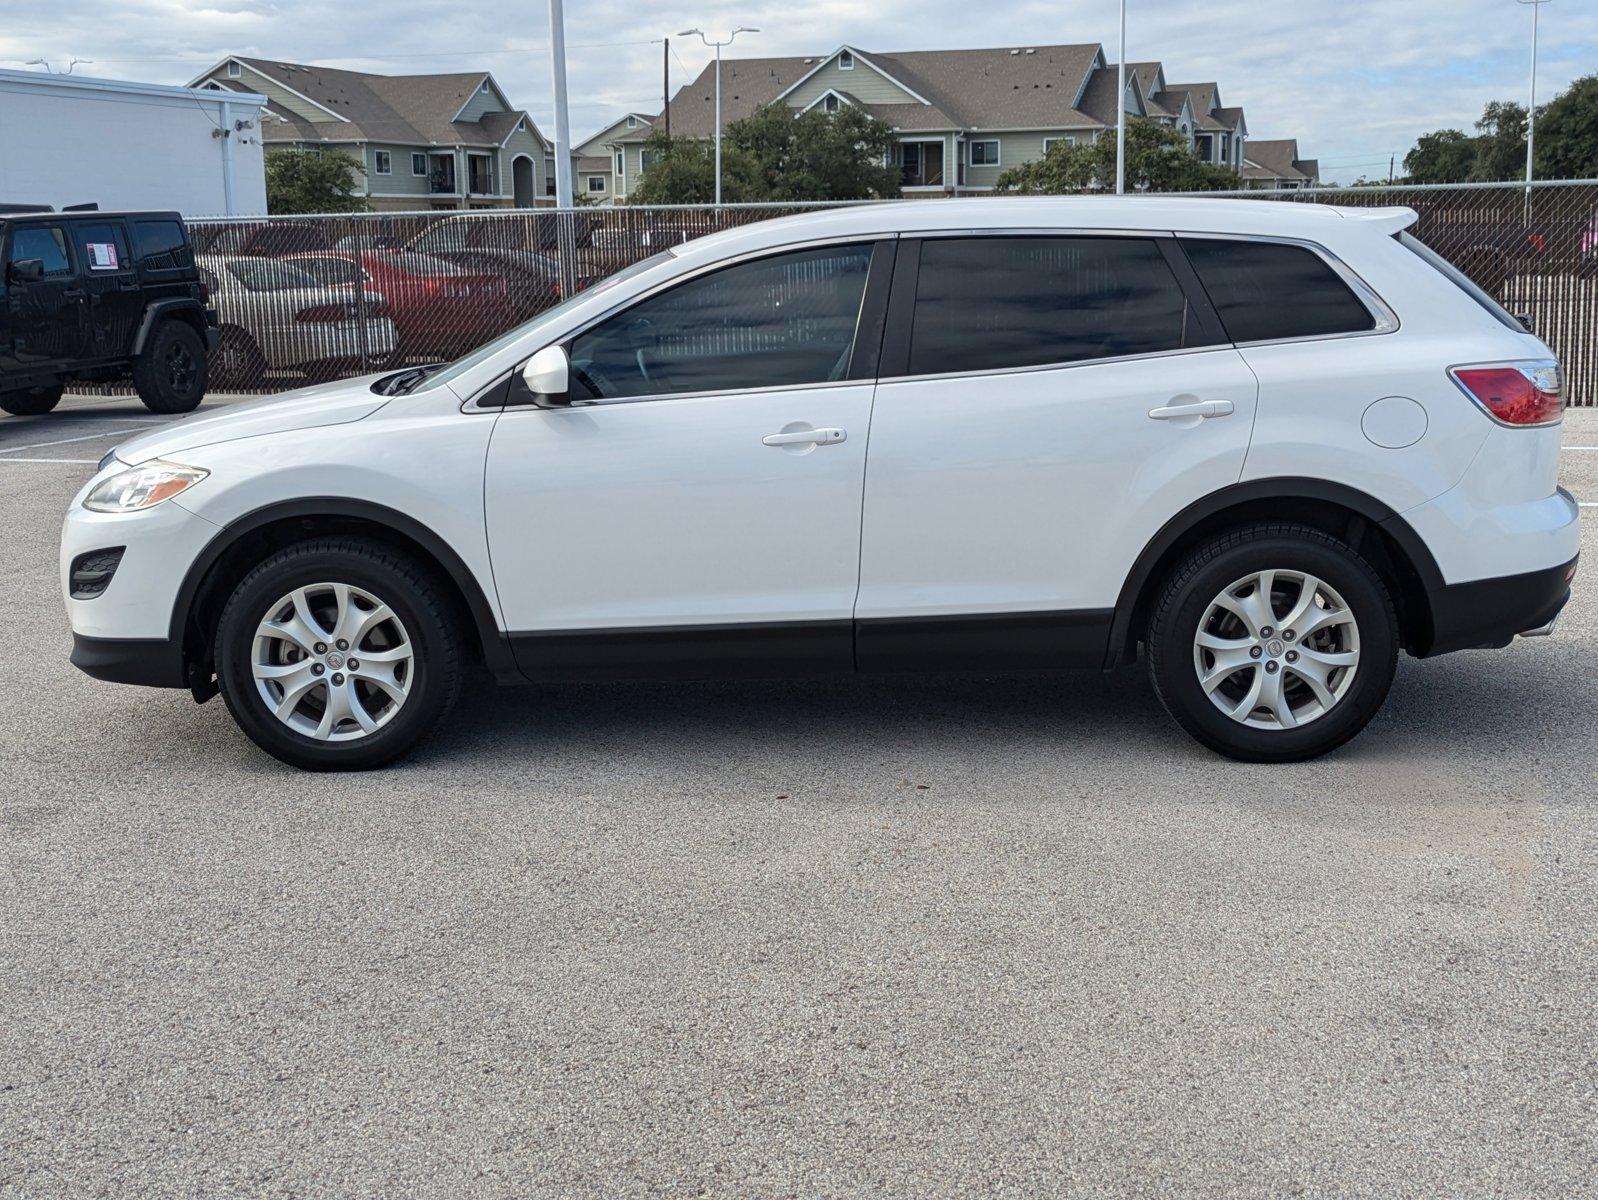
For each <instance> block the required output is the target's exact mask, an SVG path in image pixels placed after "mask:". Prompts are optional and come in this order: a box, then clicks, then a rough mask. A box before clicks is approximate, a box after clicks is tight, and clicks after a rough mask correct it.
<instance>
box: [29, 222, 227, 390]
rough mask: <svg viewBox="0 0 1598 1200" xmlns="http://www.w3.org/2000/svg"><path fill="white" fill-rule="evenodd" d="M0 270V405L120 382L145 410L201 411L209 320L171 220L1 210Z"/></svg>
mask: <svg viewBox="0 0 1598 1200" xmlns="http://www.w3.org/2000/svg"><path fill="white" fill-rule="evenodd" d="M0 262H3V263H4V264H5V271H4V275H3V276H0V409H4V410H5V411H6V412H8V413H14V414H16V415H18V416H25V415H26V416H32V415H35V414H38V413H47V412H49V411H50V410H51V409H52V408H54V407H55V406H56V404H57V403H58V402H59V401H60V399H61V393H62V391H63V389H64V387H65V384H66V383H67V382H68V381H69V380H84V381H88V382H95V383H105V382H113V381H117V380H122V379H129V378H131V379H132V380H133V387H134V390H135V391H137V392H138V393H139V398H140V399H141V400H143V401H144V403H145V406H146V407H148V408H150V409H151V410H153V411H155V412H162V413H180V412H188V411H190V410H191V409H193V408H194V407H195V406H196V405H197V404H199V403H200V400H201V398H202V397H203V396H204V395H205V385H206V372H207V365H208V361H209V358H210V352H211V350H212V348H213V347H214V346H215V345H216V336H217V335H216V314H215V313H214V312H212V311H210V310H209V309H208V308H207V301H208V299H209V298H208V296H207V294H206V290H205V287H204V285H203V284H202V283H201V281H200V275H199V272H198V271H197V270H196V269H195V266H194V251H193V248H192V247H191V246H190V244H189V234H188V230H187V229H185V228H184V225H183V218H182V217H180V216H179V215H178V214H177V213H175V212H136V213H110V212H73V211H69V212H60V213H55V212H50V211H49V210H48V209H45V210H43V211H38V212H6V213H3V214H0Z"/></svg>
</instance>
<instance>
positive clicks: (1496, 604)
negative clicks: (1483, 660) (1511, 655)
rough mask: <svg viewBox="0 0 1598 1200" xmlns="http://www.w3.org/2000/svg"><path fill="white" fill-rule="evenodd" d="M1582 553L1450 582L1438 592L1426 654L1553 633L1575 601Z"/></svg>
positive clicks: (1492, 644) (1432, 603)
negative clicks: (1518, 571)
mask: <svg viewBox="0 0 1598 1200" xmlns="http://www.w3.org/2000/svg"><path fill="white" fill-rule="evenodd" d="M1579 558H1580V556H1579V555H1578V556H1577V558H1573V559H1571V560H1570V561H1569V562H1567V563H1562V564H1560V565H1559V566H1557V567H1548V568H1546V569H1544V570H1541V571H1529V572H1527V573H1526V574H1524V575H1504V576H1500V577H1499V578H1496V579H1477V580H1472V581H1471V582H1470V583H1455V584H1450V585H1448V586H1447V587H1444V588H1442V589H1441V590H1440V591H1437V592H1435V593H1433V595H1432V597H1431V607H1432V644H1431V646H1430V647H1429V648H1428V649H1427V650H1426V651H1425V656H1426V657H1430V656H1431V655H1434V654H1447V653H1449V652H1450V651H1453V650H1471V649H1476V648H1486V647H1499V646H1507V645H1509V643H1510V642H1511V641H1513V640H1514V639H1515V637H1516V636H1517V635H1519V634H1528V635H1533V636H1535V635H1538V634H1544V633H1548V632H1550V631H1551V628H1552V625H1553V623H1554V621H1555V619H1556V618H1558V616H1559V613H1560V610H1561V609H1563V608H1564V607H1565V604H1566V603H1567V602H1568V601H1569V600H1570V583H1571V580H1572V579H1574V578H1575V575H1576V563H1577V560H1578V559H1579Z"/></svg>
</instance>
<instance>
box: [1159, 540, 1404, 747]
mask: <svg viewBox="0 0 1598 1200" xmlns="http://www.w3.org/2000/svg"><path fill="white" fill-rule="evenodd" d="M1271 568H1275V569H1277V570H1289V571H1306V572H1308V573H1310V574H1312V575H1315V576H1317V577H1319V578H1320V579H1322V580H1323V581H1325V583H1327V584H1328V585H1329V586H1330V587H1331V588H1332V589H1333V590H1334V591H1336V592H1337V593H1338V595H1340V596H1341V597H1342V598H1343V601H1344V603H1346V604H1347V605H1348V606H1349V607H1350V608H1351V609H1352V610H1353V613H1354V620H1355V622H1356V623H1357V624H1358V626H1359V643H1360V657H1359V666H1358V669H1357V670H1356V672H1355V675H1354V681H1353V684H1352V686H1351V687H1350V688H1349V690H1348V692H1347V693H1345V694H1344V696H1343V698H1342V699H1341V700H1339V701H1338V703H1337V704H1336V705H1335V706H1334V707H1333V709H1332V711H1331V712H1329V713H1327V714H1325V715H1323V716H1320V717H1317V718H1316V719H1314V720H1313V721H1310V722H1308V723H1307V724H1305V725H1302V726H1299V727H1298V728H1296V729H1282V730H1275V729H1255V728H1253V727H1251V726H1248V725H1244V724H1242V723H1241V722H1239V721H1234V720H1233V719H1232V718H1231V717H1229V716H1227V715H1226V714H1225V713H1223V712H1221V711H1220V709H1218V708H1216V707H1215V705H1214V703H1213V702H1212V701H1211V700H1210V698H1209V697H1208V696H1207V695H1206V694H1205V693H1204V689H1203V687H1202V686H1201V685H1200V683H1199V680H1198V672H1197V671H1196V670H1195V668H1194V665H1193V640H1194V637H1195V635H1196V633H1197V631H1198V624H1199V622H1200V621H1201V620H1202V619H1203V618H1204V614H1205V613H1206V612H1207V611H1208V610H1209V606H1210V604H1211V603H1212V602H1213V601H1214V599H1215V597H1216V596H1218V595H1220V593H1221V592H1222V591H1223V590H1224V589H1225V588H1226V587H1228V586H1229V585H1230V584H1232V583H1235V582H1236V581H1237V580H1239V579H1242V578H1244V577H1245V576H1248V575H1250V574H1252V573H1254V572H1256V571H1261V570H1268V569H1271ZM1183 574H1184V572H1178V578H1180V577H1181V576H1182V575H1183ZM1180 586H1181V592H1180V595H1179V596H1177V597H1176V598H1175V603H1168V604H1167V605H1166V606H1165V607H1164V611H1163V612H1162V613H1161V614H1160V617H1163V620H1160V619H1159V617H1157V622H1158V627H1157V628H1155V629H1154V630H1152V631H1151V638H1150V662H1149V667H1150V672H1151V673H1152V674H1153V676H1154V681H1155V685H1156V687H1157V688H1158V690H1159V693H1160V696H1161V699H1163V700H1164V701H1165V703H1166V706H1167V708H1169V709H1170V710H1171V713H1172V715H1173V716H1174V717H1175V718H1176V719H1177V721H1178V722H1179V723H1180V724H1181V725H1182V727H1183V728H1184V729H1186V730H1187V731H1188V733H1190V734H1191V735H1192V736H1193V737H1194V738H1196V739H1197V740H1198V741H1199V742H1201V743H1203V744H1204V745H1205V746H1208V747H1209V748H1210V749H1212V750H1215V751H1217V752H1219V753H1221V754H1225V755H1227V756H1229V757H1233V758H1241V759H1246V760H1249V761H1255V762H1288V761H1295V760H1300V759H1305V758H1313V757H1315V756H1316V755H1319V754H1324V753H1326V752H1327V751H1329V750H1332V749H1335V748H1336V747H1338V746H1340V745H1342V744H1343V743H1344V742H1346V741H1348V739H1349V738H1351V737H1353V736H1354V735H1355V734H1357V733H1358V732H1359V731H1360V730H1361V729H1363V728H1364V727H1365V725H1366V724H1367V723H1368V722H1369V721H1370V719H1371V717H1373V716H1374V715H1375V714H1376V711H1377V709H1379V708H1380V707H1381V704H1382V701H1383V700H1384V699H1385V698H1386V696H1387V692H1388V689H1389V687H1390V686H1391V685H1392V680H1393V673H1394V670H1395V669H1396V666H1397V658H1398V630H1397V626H1398V622H1397V618H1396V616H1395V615H1394V612H1393V605H1392V600H1391V598H1390V597H1389V596H1388V593H1387V589H1386V587H1385V586H1384V585H1383V584H1382V581H1381V578H1380V577H1379V576H1378V575H1377V574H1376V572H1375V571H1374V570H1373V569H1372V568H1371V567H1370V565H1369V564H1368V563H1366V562H1365V560H1364V559H1362V558H1361V557H1360V556H1359V555H1358V554H1357V553H1355V552H1354V551H1353V550H1351V549H1349V548H1348V547H1346V546H1342V545H1341V544H1340V543H1337V542H1335V541H1332V540H1331V539H1329V538H1327V539H1325V541H1311V540H1306V539H1303V538H1299V537H1294V536H1291V535H1279V536H1272V537H1262V538H1253V539H1249V540H1246V541H1243V542H1240V543H1239V544H1237V545H1234V546H1231V547H1228V548H1227V549H1224V550H1222V551H1220V552H1219V553H1217V554H1215V555H1214V556H1213V557H1211V558H1209V559H1208V560H1207V561H1205V562H1204V563H1203V564H1202V565H1201V566H1200V567H1198V569H1197V570H1196V571H1193V572H1192V573H1191V574H1189V575H1187V576H1186V578H1185V580H1184V582H1183V583H1182V584H1181V585H1180Z"/></svg>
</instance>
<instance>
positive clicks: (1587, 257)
mask: <svg viewBox="0 0 1598 1200" xmlns="http://www.w3.org/2000/svg"><path fill="white" fill-rule="evenodd" d="M1205 195H1207V196H1212V197H1213V196H1216V195H1230V196H1238V197H1243V198H1246V199H1250V200H1256V201H1276V202H1282V203H1310V202H1314V203H1323V204H1333V205H1354V206H1367V207H1368V206H1387V205H1406V206H1408V207H1410V208H1413V209H1414V210H1415V211H1416V213H1418V214H1419V218H1420V219H1419V221H1418V222H1417V223H1416V225H1415V227H1414V229H1413V231H1412V232H1413V233H1414V234H1415V236H1417V237H1419V238H1420V239H1421V240H1422V241H1424V242H1426V243H1427V244H1428V245H1430V246H1431V247H1432V248H1433V249H1435V250H1436V251H1437V252H1438V253H1440V254H1442V255H1443V256H1444V257H1445V258H1448V259H1449V260H1450V261H1452V262H1454V263H1455V264H1456V265H1457V266H1459V268H1460V269H1461V270H1463V271H1464V272H1465V273H1466V274H1467V275H1469V276H1470V277H1471V278H1472V279H1474V280H1475V281H1476V282H1477V283H1478V284H1480V285H1481V286H1482V287H1483V288H1484V289H1485V290H1486V291H1487V292H1489V293H1490V294H1491V295H1493V296H1494V297H1496V298H1497V299H1498V300H1499V301H1500V302H1502V303H1503V305H1504V306H1505V307H1506V308H1508V309H1509V310H1510V311H1511V312H1513V313H1516V314H1517V315H1521V314H1523V315H1525V316H1526V317H1528V318H1529V319H1530V321H1531V323H1532V326H1533V328H1534V329H1535V330H1536V332H1537V334H1538V336H1540V337H1541V338H1542V339H1543V340H1544V341H1546V342H1547V343H1548V344H1549V346H1551V347H1552V348H1553V350H1554V351H1555V353H1557V354H1558V355H1559V357H1560V360H1561V361H1562V362H1563V364H1564V367H1565V378H1566V385H1567V389H1568V400H1569V403H1571V404H1574V405H1598V181H1590V180H1588V181H1576V182H1572V183H1546V184H1537V185H1534V186H1533V187H1532V188H1531V189H1530V190H1528V189H1527V188H1526V187H1524V185H1521V184H1469V185H1460V186H1457V187H1454V186H1443V187H1436V186H1432V187H1390V188H1389V187H1374V188H1320V189H1313V190H1304V191H1280V192H1274V191H1248V192H1232V193H1214V192H1211V193H1205ZM867 203H869V202H867ZM921 203H928V204H936V203H938V201H937V200H935V199H933V200H926V201H921ZM825 207H831V205H825V204H777V205H773V204H760V205H725V206H723V207H721V208H714V207H711V206H692V205H686V206H685V205H672V206H663V207H658V208H649V207H642V206H634V207H615V208H579V209H561V210H556V209H531V210H513V211H507V210H500V211H478V212H418V213H353V214H352V213H344V214H333V215H327V216H309V217H282V218H254V219H245V220H241V219H236V218H234V219H203V220H195V221H191V222H190V223H189V227H190V230H191V232H192V234H193V237H194V244H195V251H196V254H197V255H198V258H199V261H200V263H201V265H202V268H203V270H204V272H205V277H206V280H207V283H208V284H210V286H211V294H212V303H213V304H214V305H215V306H216V308H217V310H218V316H219V319H220V323H221V325H222V327H223V331H224V338H223V350H222V353H221V354H220V355H219V360H218V362H217V363H216V364H215V367H214V369H213V388H214V389H216V390H220V391H247V392H278V391H285V390H288V389H290V388H295V387H299V386H302V385H303V384H304V383H306V382H307V381H311V380H321V379H332V378H338V377H341V376H352V375H359V374H364V373H367V372H372V371H379V370H383V369H386V368H389V367H397V366H403V365H406V364H410V363H420V362H430V361H437V360H439V359H445V358H454V357H458V356H459V355H461V354H464V353H465V352H466V351H468V350H470V349H472V348H473V347H475V346H477V345H479V344H481V343H483V342H485V341H488V340H489V339H490V338H493V337H496V336H498V335H499V334H500V333H503V332H504V331H505V330H507V329H509V328H512V327H513V326H515V325H517V324H519V323H521V322H523V321H525V320H527V319H528V318H529V317H531V316H534V315H535V314H537V313H539V312H541V311H543V310H544V309H546V308H548V307H550V306H551V305H553V304H555V303H558V302H559V300H560V299H561V298H562V296H564V295H565V294H566V293H567V292H568V291H570V290H572V289H574V288H575V289H577V290H581V289H582V288H584V287H587V286H588V285H589V284H591V283H593V282H595V281H596V280H598V279H602V278H604V277H605V276H607V275H609V274H611V273H612V272H614V271H618V270H620V269H621V268H622V267H625V266H628V265H630V264H631V263H634V262H636V261H638V260H639V259H642V258H646V257H648V256H649V255H651V254H654V253H656V252H657V251H659V250H661V249H663V248H665V247H667V246H671V245H677V244H679V243H681V242H685V241H688V240H690V239H692V238H696V237H700V236H702V235H704V234H707V233H714V232H715V231H717V230H720V229H726V228H729V227H732V226H736V225H745V224H749V223H751V222H754V221H764V220H769V219H771V218H773V217H780V216H788V215H793V214H796V213H800V212H805V211H810V210H814V209H818V208H825ZM261 260H269V261H270V260H275V262H276V263H277V264H280V265H279V266H277V267H274V268H273V269H272V270H267V271H263V270H262V269H260V268H261ZM284 268H292V269H291V270H287V269H284Z"/></svg>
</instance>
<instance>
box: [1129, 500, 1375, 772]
mask: <svg viewBox="0 0 1598 1200" xmlns="http://www.w3.org/2000/svg"><path fill="white" fill-rule="evenodd" d="M1398 641H1399V638H1398V621H1397V617H1396V615H1395V613H1394V611H1393V603H1392V599H1391V597H1390V596H1389V594H1388V591H1387V588H1386V586H1385V585H1384V584H1383V582H1382V580H1381V577H1380V576H1379V575H1377V573H1376V572H1375V570H1374V569H1372V567H1371V566H1370V564H1369V563H1367V562H1366V561H1365V560H1364V559H1363V558H1362V557H1361V556H1360V555H1359V554H1358V553H1357V552H1356V551H1355V550H1353V549H1352V548H1351V547H1349V546H1347V545H1345V544H1344V543H1342V542H1340V541H1338V540H1337V539H1336V538H1334V537H1331V536H1330V535H1328V534H1325V533H1322V532H1321V531H1319V530H1316V529H1311V528H1309V527H1306V526H1300V525H1255V526H1250V527H1248V528H1244V529H1237V530H1232V531H1229V532H1227V533H1224V534H1221V535H1219V536H1217V537H1215V538H1214V539H1213V540H1211V541H1209V542H1208V543H1206V544H1205V545H1203V546H1201V547H1199V548H1198V549H1197V550H1196V551H1195V552H1194V553H1193V554H1192V555H1191V557H1189V558H1188V559H1187V560H1186V561H1185V562H1183V563H1182V564H1181V565H1180V566H1178V567H1177V569H1176V570H1175V571H1173V572H1172V573H1171V575H1170V577H1169V579H1168V580H1167V582H1166V584H1165V587H1164V589H1163V591H1162V593H1161V595H1160V598H1159V600H1158V601H1157V603H1156V604H1155V606H1154V610H1153V616H1152V617H1151V619H1150V622H1149V628H1148V636H1147V648H1148V665H1149V674H1150V678H1151V679H1152V680H1153V683H1154V687H1155V690H1156V691H1157V692H1158V694H1159V696H1160V699H1161V701H1162V702H1163V703H1164V705H1165V707H1166V709H1167V710H1168V711H1169V712H1170V713H1171V715H1172V716H1173V717H1175V718H1176V720H1177V721H1178V723H1180V724H1181V726H1182V727H1183V728H1184V729H1186V730H1187V731H1188V732H1189V733H1190V734H1192V735H1193V737H1195V738H1196V739H1198V740H1199V741H1200V742H1202V743H1203V744H1204V745H1206V746H1208V747H1210V748H1211V749H1212V750H1215V751H1217V752H1219V753H1221V754H1224V755H1227V756H1228V757H1230V758H1236V759H1242V760H1245V761H1250V762H1290V761H1294V760H1298V759H1305V758H1313V757H1315V756H1316V755H1319V754H1324V753H1326V752H1327V751H1328V750H1332V749H1334V748H1336V747H1337V746H1340V745H1342V744H1343V743H1344V742H1346V741H1347V740H1348V739H1349V738H1351V737H1353V736H1354V735H1355V734H1356V733H1358V732H1359V731H1360V730H1361V729H1363V728H1364V727H1365V725H1366V723H1367V722H1368V721H1369V720H1370V719H1371V717H1372V716H1374V715H1375V713H1376V710H1377V709H1378V708H1380V707H1381V703H1382V701H1383V699H1384V698H1385V697H1386V695H1387V691H1388V688H1389V686H1390V685H1391V684H1392V679H1393V671H1394V668H1395V666H1396V663H1397V656H1398Z"/></svg>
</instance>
